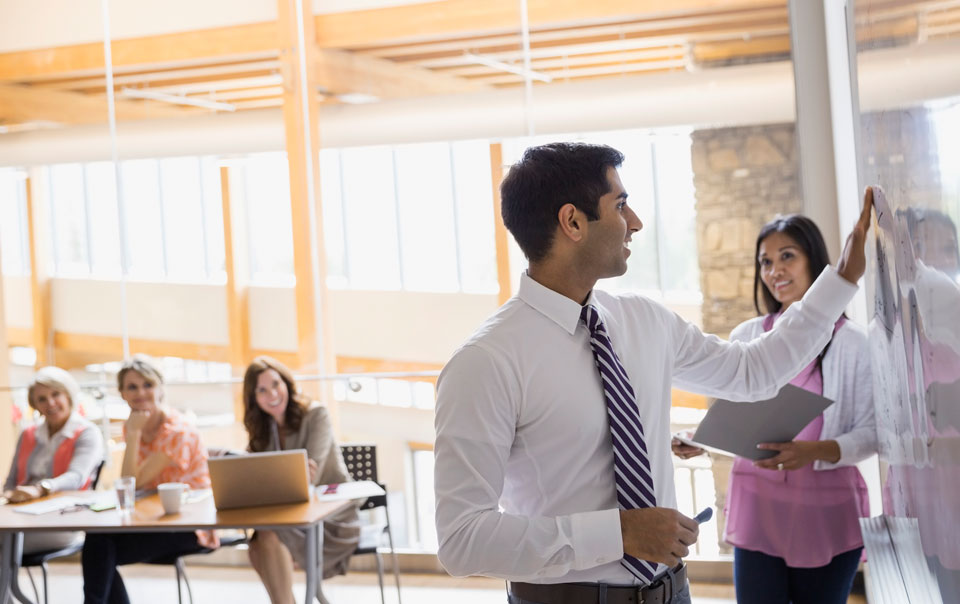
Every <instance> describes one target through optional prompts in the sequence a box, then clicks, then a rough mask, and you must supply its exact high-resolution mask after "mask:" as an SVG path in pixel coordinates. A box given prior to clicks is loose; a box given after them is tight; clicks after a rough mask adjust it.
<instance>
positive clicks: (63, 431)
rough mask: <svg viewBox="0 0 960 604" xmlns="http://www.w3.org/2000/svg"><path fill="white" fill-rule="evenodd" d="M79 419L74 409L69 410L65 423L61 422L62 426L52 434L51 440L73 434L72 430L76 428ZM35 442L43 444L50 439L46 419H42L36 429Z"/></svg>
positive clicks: (61, 438)
mask: <svg viewBox="0 0 960 604" xmlns="http://www.w3.org/2000/svg"><path fill="white" fill-rule="evenodd" d="M79 421H80V416H79V415H77V412H76V411H71V412H70V417H68V418H67V423H65V424H63V427H62V428H60V430H59V431H58V432H57V433H56V434H55V435H54V436H53V440H63V438H64V437H66V436H67V435H70V434H73V432H74V430H76V429H77V424H78V422H79ZM36 435H37V443H38V444H41V445H44V444H46V443H47V442H49V441H50V440H51V438H50V433H49V429H48V428H47V420H43V424H41V426H40V428H39V429H37V432H36Z"/></svg>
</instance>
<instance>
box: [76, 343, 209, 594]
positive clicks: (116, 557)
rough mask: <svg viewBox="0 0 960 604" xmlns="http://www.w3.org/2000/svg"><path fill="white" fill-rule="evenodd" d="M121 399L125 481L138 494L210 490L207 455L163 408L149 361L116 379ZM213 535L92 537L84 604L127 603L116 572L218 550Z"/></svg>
mask: <svg viewBox="0 0 960 604" xmlns="http://www.w3.org/2000/svg"><path fill="white" fill-rule="evenodd" d="M117 387H118V388H119V390H120V396H121V397H123V400H125V401H126V402H127V404H128V405H130V418H129V419H128V420H127V423H126V424H125V425H124V437H125V440H126V450H125V451H124V455H123V466H122V469H121V475H123V476H134V477H136V479H137V488H138V489H153V488H156V487H157V485H158V484H160V483H163V482H184V483H187V484H188V485H190V487H191V488H194V489H205V488H209V487H210V473H209V470H208V469H207V450H206V448H205V447H204V446H203V443H202V442H201V441H200V434H199V433H198V432H197V429H196V428H194V427H193V426H190V425H189V424H187V423H186V421H184V418H183V416H181V415H180V414H179V413H178V412H176V411H174V410H173V409H171V408H170V407H167V406H166V405H163V404H162V403H163V376H162V375H161V374H160V371H159V370H157V368H156V367H155V366H154V365H153V364H152V363H151V362H150V361H149V360H148V359H147V358H146V357H142V356H134V357H133V358H132V359H131V360H129V361H127V362H125V363H124V364H123V367H122V368H121V369H120V372H119V373H118V374H117ZM217 545H218V543H217V539H216V536H215V535H214V534H213V532H211V531H192V532H184V533H96V534H95V533H91V534H89V535H87V539H86V542H85V543H84V545H83V559H82V563H83V595H84V602H85V603H86V604H94V603H101V602H110V603H125V602H129V601H130V600H129V598H128V597H127V591H126V588H125V587H124V585H123V579H122V578H121V576H120V573H119V572H118V571H117V566H121V565H124V564H132V563H135V562H144V561H147V560H152V559H154V558H159V557H161V556H168V555H171V554H177V553H186V552H196V551H199V550H201V549H203V548H211V549H212V548H215V547H217Z"/></svg>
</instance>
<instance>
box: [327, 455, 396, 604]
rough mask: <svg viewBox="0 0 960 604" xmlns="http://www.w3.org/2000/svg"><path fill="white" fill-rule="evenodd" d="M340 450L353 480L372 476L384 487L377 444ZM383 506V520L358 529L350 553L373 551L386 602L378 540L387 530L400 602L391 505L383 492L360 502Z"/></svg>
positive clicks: (366, 505) (367, 507)
mask: <svg viewBox="0 0 960 604" xmlns="http://www.w3.org/2000/svg"><path fill="white" fill-rule="evenodd" d="M340 452H341V453H342V454H343V461H344V463H345V464H346V465H347V472H349V473H350V477H351V478H353V479H354V480H358V481H359V480H372V481H373V482H376V483H377V484H379V485H380V486H381V487H382V488H383V490H384V491H386V490H387V488H386V486H385V485H384V484H383V483H381V482H378V481H377V446H376V445H371V444H347V445H341V446H340ZM379 507H382V508H383V512H384V515H385V516H386V522H385V523H383V524H382V525H380V524H377V525H371V526H372V527H373V528H374V530H373V531H371V532H367V533H366V534H365V533H364V531H363V530H361V532H360V543H358V544H357V549H356V550H354V552H353V555H354V556H358V555H362V554H374V555H375V556H376V557H377V578H378V579H379V581H380V601H381V602H384V603H385V602H386V596H385V595H384V592H383V557H382V556H381V555H380V544H381V543H382V542H383V534H384V533H386V534H387V539H388V540H389V543H390V556H391V557H392V560H393V578H394V580H395V581H396V583H397V604H400V602H401V601H400V567H399V565H398V564H397V552H396V550H395V549H394V547H393V533H391V532H390V509H389V508H388V507H387V496H386V494H383V495H377V496H375V497H370V498H368V499H367V500H366V501H364V502H363V504H362V505H361V506H360V509H361V510H372V509H374V508H379Z"/></svg>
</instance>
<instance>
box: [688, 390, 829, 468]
mask: <svg viewBox="0 0 960 604" xmlns="http://www.w3.org/2000/svg"><path fill="white" fill-rule="evenodd" d="M832 403H833V401H831V400H830V399H828V398H824V397H822V396H820V395H819V394H814V393H812V392H809V391H807V390H804V389H803V388H797V387H796V386H793V385H790V384H787V385H786V386H784V387H783V389H781V390H780V392H779V393H778V394H777V396H775V397H773V398H772V399H769V400H765V401H757V402H753V403H735V402H732V401H727V400H723V399H717V400H716V401H714V403H713V405H711V406H710V409H708V410H707V414H706V416H704V418H703V421H701V422H700V426H699V427H698V428H697V431H696V433H695V434H694V435H693V438H692V439H691V440H692V441H693V444H695V445H697V446H702V447H704V448H706V449H711V450H718V451H719V452H721V453H728V454H731V455H739V456H740V457H746V458H748V459H755V460H756V459H765V458H767V457H773V456H775V455H776V454H777V452H776V451H764V450H761V449H757V444H759V443H778V442H787V441H791V440H793V439H794V437H796V436H797V434H799V433H800V430H803V428H804V427H805V426H806V425H807V424H809V423H810V422H811V421H813V419H814V418H816V417H817V416H818V415H820V414H821V413H823V410H824V409H826V408H827V407H829V406H830V405H831V404H832Z"/></svg>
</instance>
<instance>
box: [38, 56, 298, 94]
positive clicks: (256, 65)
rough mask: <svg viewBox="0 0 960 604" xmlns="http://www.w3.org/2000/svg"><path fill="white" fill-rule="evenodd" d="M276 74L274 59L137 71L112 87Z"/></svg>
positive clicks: (76, 85) (72, 83)
mask: <svg viewBox="0 0 960 604" xmlns="http://www.w3.org/2000/svg"><path fill="white" fill-rule="evenodd" d="M264 71H265V72H271V71H272V72H279V71H280V61H279V60H276V59H271V60H264V61H248V62H243V63H225V64H221V65H216V66H209V67H193V68H187V69H167V70H164V71H146V70H145V71H139V72H137V73H131V74H127V75H117V76H114V78H113V84H114V86H131V85H137V84H151V83H154V82H168V81H177V80H188V79H191V78H202V79H204V80H209V79H211V78H217V77H220V76H229V75H234V74H238V73H251V72H264ZM36 85H37V86H43V87H45V88H57V89H61V90H81V89H94V88H100V89H104V88H106V86H107V79H106V78H105V77H103V76H102V74H98V75H97V76H95V77H85V78H74V79H67V80H55V81H50V82H44V83H37V84H36Z"/></svg>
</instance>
